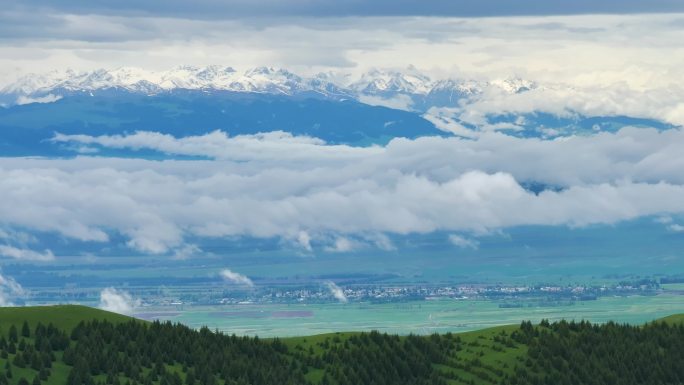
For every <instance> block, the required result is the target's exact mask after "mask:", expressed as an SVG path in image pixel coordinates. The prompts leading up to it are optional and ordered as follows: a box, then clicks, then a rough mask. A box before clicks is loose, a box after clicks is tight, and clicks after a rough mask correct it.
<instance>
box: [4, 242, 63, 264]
mask: <svg viewBox="0 0 684 385" xmlns="http://www.w3.org/2000/svg"><path fill="white" fill-rule="evenodd" d="M0 255H1V256H4V257H9V258H14V259H23V260H27V261H51V260H53V259H55V256H54V254H52V251H50V250H45V251H44V252H42V253H41V252H38V251H34V250H29V249H20V248H17V247H13V246H9V245H0Z"/></svg>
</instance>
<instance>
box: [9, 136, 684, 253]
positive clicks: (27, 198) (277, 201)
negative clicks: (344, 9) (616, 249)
mask: <svg viewBox="0 0 684 385" xmlns="http://www.w3.org/2000/svg"><path fill="white" fill-rule="evenodd" d="M58 138H59V139H58V140H59V141H61V142H65V143H67V144H69V145H72V144H81V145H88V146H99V148H101V149H102V148H117V149H139V148H145V149H154V150H158V151H162V152H165V153H169V154H183V155H198V156H206V157H209V158H214V159H215V160H203V161H198V160H191V161H188V160H167V161H161V162H160V161H149V160H143V159H117V158H90V157H78V158H75V159H71V160H57V159H53V160H46V159H18V158H15V159H12V158H5V159H0V192H2V195H3V200H2V202H0V228H6V229H12V228H15V229H30V230H32V231H36V232H38V233H40V232H49V233H56V234H59V235H61V236H63V237H65V239H67V240H68V239H75V240H80V241H90V242H101V243H104V242H107V241H109V240H110V239H115V238H117V237H113V236H112V235H114V234H118V235H122V236H123V237H125V239H126V244H127V245H128V246H129V247H130V248H132V249H134V250H138V251H140V252H143V253H153V254H165V253H166V254H169V255H185V254H187V253H185V252H184V251H186V250H190V249H188V247H189V246H188V245H187V244H186V243H187V242H186V239H188V238H190V237H214V238H226V237H241V236H249V237H257V238H273V237H275V238H280V239H282V240H284V241H287V242H286V243H285V244H289V245H293V247H299V248H300V249H301V250H303V251H305V252H311V251H312V250H313V251H315V247H319V246H322V247H321V250H328V251H339V252H346V251H353V250H356V249H359V248H362V247H369V246H372V247H378V248H381V249H385V250H391V249H392V248H393V246H392V244H391V242H389V240H388V239H387V237H386V236H384V234H410V233H429V232H433V231H450V232H454V233H459V234H468V233H481V232H488V231H492V230H495V229H500V228H506V227H513V226H520V225H565V226H586V225H590V224H614V223H617V222H620V221H624V220H630V219H634V218H638V217H642V216H650V215H666V214H676V213H682V212H684V200H682V199H681V197H682V196H684V195H683V194H684V174H682V173H681V170H682V168H683V167H684V155H683V154H682V152H681V148H683V147H684V132H682V130H679V129H672V130H667V131H664V132H659V131H657V130H655V129H642V128H625V129H622V130H620V131H619V132H617V133H614V134H612V133H599V134H595V135H592V136H576V137H566V138H558V139H555V140H541V139H521V138H515V137H511V136H507V135H503V134H499V133H484V134H483V135H481V136H480V137H478V138H476V139H472V140H471V139H459V138H439V137H428V138H420V139H416V140H407V139H395V140H393V141H391V142H390V143H389V144H388V145H387V146H385V147H370V148H351V147H346V146H328V145H325V144H324V143H322V142H321V141H319V140H317V139H313V138H298V137H291V136H288V135H285V134H282V133H275V134H260V135H254V136H242V137H235V138H231V137H228V136H227V135H226V134H224V133H221V132H214V133H210V134H208V135H205V136H197V137H190V138H173V137H171V136H167V135H162V134H158V133H145V132H140V133H134V134H131V135H128V136H116V137H90V136H83V135H81V136H64V135H62V136H59V137H58ZM528 183H537V184H541V185H542V186H544V185H545V186H549V187H550V188H548V189H546V190H544V191H541V192H539V191H537V192H536V193H535V192H532V191H529V190H527V189H526V188H525V186H526V185H527V184H528ZM47 191H49V192H50V193H49V194H47V193H46V192H47ZM460 243H461V244H462V245H465V243H463V242H460ZM6 251H11V252H12V253H15V255H16V256H19V255H20V254H18V253H17V252H16V251H15V250H14V249H7V250H6ZM196 251H197V250H196Z"/></svg>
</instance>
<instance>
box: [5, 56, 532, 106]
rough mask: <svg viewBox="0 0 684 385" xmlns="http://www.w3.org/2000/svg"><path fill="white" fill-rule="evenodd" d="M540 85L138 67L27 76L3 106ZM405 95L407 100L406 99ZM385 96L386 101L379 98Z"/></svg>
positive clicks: (432, 93)
mask: <svg viewBox="0 0 684 385" xmlns="http://www.w3.org/2000/svg"><path fill="white" fill-rule="evenodd" d="M536 87H537V85H536V84H535V83H534V82H531V81H528V80H524V79H521V78H506V79H502V80H495V81H492V82H482V81H474V80H457V79H444V80H436V81H435V80H432V79H430V77H428V76H427V75H425V74H423V73H421V72H420V71H419V70H418V69H416V68H415V67H409V68H407V69H405V70H401V71H398V70H383V69H373V70H371V71H368V72H367V73H365V74H363V75H361V76H360V77H359V78H357V79H352V78H351V76H350V75H349V74H341V73H335V72H324V73H318V74H316V75H314V76H312V77H303V76H300V75H297V74H295V73H293V72H290V71H288V70H286V69H282V68H274V67H256V68H252V69H248V70H246V71H237V70H236V69H235V68H233V67H229V66H220V65H211V66H206V67H197V66H177V67H174V68H172V69H170V70H167V71H149V70H145V69H141V68H135V67H121V68H116V69H113V70H106V69H98V70H94V71H89V72H76V71H73V70H65V71H51V72H47V73H45V74H43V75H29V76H24V77H22V78H20V79H18V80H17V81H15V82H14V83H12V84H9V85H7V86H5V87H4V88H2V89H0V102H1V103H3V104H8V105H11V104H14V103H15V102H14V101H16V100H19V99H20V98H21V99H22V100H26V99H27V98H28V99H38V98H44V97H46V96H51V98H50V99H46V100H58V99H59V97H62V96H67V95H68V94H70V93H73V92H89V93H92V92H94V91H103V90H121V91H127V92H133V93H142V94H145V95H154V94H159V93H163V92H169V91H173V90H178V89H183V90H203V91H205V90H216V91H230V92H249V93H263V94H274V95H285V96H295V95H303V96H305V97H311V96H315V97H323V98H331V99H335V100H342V99H357V100H369V99H368V98H365V99H364V97H365V96H370V97H373V98H375V99H373V100H375V102H376V103H377V102H378V100H380V101H381V100H383V99H392V98H394V97H396V96H401V97H403V98H406V97H408V98H409V99H410V100H412V102H413V103H412V104H413V106H414V108H416V109H422V110H427V109H428V108H429V107H431V106H449V105H455V103H457V102H458V100H460V99H463V98H472V97H478V95H481V94H482V93H483V92H485V90H487V89H491V90H493V91H494V92H505V93H510V94H514V93H520V92H524V91H527V90H530V89H533V88H536ZM402 95H403V96H402ZM378 98H380V99H378Z"/></svg>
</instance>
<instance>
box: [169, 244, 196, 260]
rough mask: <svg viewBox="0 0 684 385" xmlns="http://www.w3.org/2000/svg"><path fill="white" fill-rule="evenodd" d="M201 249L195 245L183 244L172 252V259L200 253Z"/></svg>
mask: <svg viewBox="0 0 684 385" xmlns="http://www.w3.org/2000/svg"><path fill="white" fill-rule="evenodd" d="M202 252H203V251H202V249H200V248H199V247H198V246H197V245H183V246H181V247H179V248H177V249H176V250H174V252H173V257H174V259H181V260H183V259H188V258H191V257H194V256H197V255H199V254H202Z"/></svg>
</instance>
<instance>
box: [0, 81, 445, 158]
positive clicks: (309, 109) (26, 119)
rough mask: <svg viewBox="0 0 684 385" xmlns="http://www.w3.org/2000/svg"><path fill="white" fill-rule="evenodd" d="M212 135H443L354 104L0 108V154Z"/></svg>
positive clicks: (134, 101)
mask: <svg viewBox="0 0 684 385" xmlns="http://www.w3.org/2000/svg"><path fill="white" fill-rule="evenodd" d="M217 129H218V130H222V131H226V132H228V133H229V134H230V135H240V134H254V133H258V132H269V131H276V130H282V131H286V132H290V133H292V134H293V135H309V136H313V137H317V138H320V139H323V140H325V141H326V142H328V143H333V144H350V145H355V146H367V145H371V144H384V143H386V142H387V141H389V140H390V139H391V138H394V137H407V138H416V137H419V136H426V135H446V134H445V133H444V132H442V131H440V130H438V129H437V128H435V126H434V125H433V124H432V123H430V122H428V121H427V120H425V119H423V118H422V117H420V116H418V115H416V114H413V113H410V112H406V111H399V110H393V109H389V108H385V107H378V106H369V105H366V104H363V103H359V102H356V101H353V100H342V101H339V100H337V101H336V100H329V99H321V98H306V99H304V98H292V97H288V96H276V95H266V94H245V93H240V94H238V93H231V92H218V91H212V92H205V91H178V92H172V93H165V94H161V95H155V96H145V95H139V94H132V93H101V94H97V95H95V96H90V95H87V94H85V95H84V94H81V95H73V96H68V97H66V98H64V99H61V100H59V101H57V102H54V103H45V104H40V103H34V104H28V105H22V106H13V107H10V108H6V109H0V153H1V154H2V155H4V156H25V155H52V156H54V155H66V154H67V153H68V151H66V150H65V149H64V148H61V147H60V146H58V145H56V144H54V143H52V142H50V141H49V139H50V138H52V137H53V136H54V133H55V132H60V133H63V134H87V135H112V134H121V133H126V132H129V133H130V132H134V131H139V130H142V131H156V132H161V133H167V134H171V135H174V136H178V137H180V136H187V135H200V134H205V133H207V132H209V131H213V130H217ZM65 151H66V152H65Z"/></svg>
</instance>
